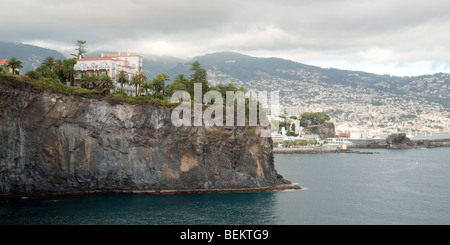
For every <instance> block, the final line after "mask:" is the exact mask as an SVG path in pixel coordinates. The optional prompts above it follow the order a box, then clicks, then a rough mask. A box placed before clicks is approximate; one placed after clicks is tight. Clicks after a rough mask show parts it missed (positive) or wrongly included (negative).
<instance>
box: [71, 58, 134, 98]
mask: <svg viewBox="0 0 450 245" xmlns="http://www.w3.org/2000/svg"><path fill="white" fill-rule="evenodd" d="M140 66H141V67H142V56H139V55H137V54H135V53H125V54H121V53H120V52H119V53H118V54H101V55H100V56H87V57H84V58H81V59H79V60H78V61H77V63H76V64H75V66H74V69H75V72H76V73H75V85H76V86H80V83H81V77H82V76H84V75H88V76H90V75H91V74H98V75H102V74H107V75H108V76H109V77H110V78H111V79H112V80H113V82H114V86H115V87H116V90H119V89H120V84H119V83H118V82H117V79H116V77H117V74H118V73H119V72H120V71H125V73H126V74H127V75H128V80H129V81H131V77H132V76H133V75H135V74H137V73H138V71H139V67H140ZM142 69H143V68H142ZM123 89H124V91H125V92H126V93H127V94H128V95H133V96H136V94H135V87H134V86H132V85H127V84H124V85H123Z"/></svg>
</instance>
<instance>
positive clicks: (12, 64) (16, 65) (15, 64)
mask: <svg viewBox="0 0 450 245" xmlns="http://www.w3.org/2000/svg"><path fill="white" fill-rule="evenodd" d="M7 66H8V67H9V68H11V70H12V72H13V74H17V75H18V74H19V73H18V71H17V70H16V69H20V68H22V61H19V60H17V58H16V57H11V59H9V62H8V65H7Z"/></svg>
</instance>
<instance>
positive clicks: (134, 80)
mask: <svg viewBox="0 0 450 245" xmlns="http://www.w3.org/2000/svg"><path fill="white" fill-rule="evenodd" d="M142 83H143V82H142V81H141V79H140V78H139V76H138V75H134V76H133V77H132V78H131V85H134V87H135V88H136V96H137V95H138V86H139V85H142Z"/></svg>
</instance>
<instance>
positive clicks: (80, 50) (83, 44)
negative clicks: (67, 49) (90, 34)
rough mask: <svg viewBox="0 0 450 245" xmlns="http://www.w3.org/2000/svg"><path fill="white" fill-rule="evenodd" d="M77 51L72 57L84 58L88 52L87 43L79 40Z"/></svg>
mask: <svg viewBox="0 0 450 245" xmlns="http://www.w3.org/2000/svg"><path fill="white" fill-rule="evenodd" d="M75 50H76V51H77V53H76V54H71V55H72V56H74V57H75V58H76V59H80V58H83V55H85V54H87V52H88V51H87V49H86V41H83V40H77V48H76V49H75Z"/></svg>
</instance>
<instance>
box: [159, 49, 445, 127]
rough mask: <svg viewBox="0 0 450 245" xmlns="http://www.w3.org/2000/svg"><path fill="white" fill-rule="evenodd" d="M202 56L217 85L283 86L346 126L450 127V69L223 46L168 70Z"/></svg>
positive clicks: (297, 103)
mask: <svg viewBox="0 0 450 245" xmlns="http://www.w3.org/2000/svg"><path fill="white" fill-rule="evenodd" d="M194 61H198V62H199V63H200V64H201V66H202V67H203V68H205V69H206V70H207V72H208V80H209V82H210V83H211V84H212V85H216V84H218V83H229V82H231V83H233V84H235V85H236V86H243V87H245V88H246V89H247V90H256V91H267V92H270V91H278V92H279V96H280V103H281V104H282V105H283V106H285V107H296V108H298V110H296V111H297V112H301V111H325V112H327V113H329V114H330V115H331V116H332V117H333V119H334V121H335V122H336V123H337V125H341V126H342V125H346V127H360V128H362V127H377V128H380V127H381V128H383V127H386V128H392V129H395V130H396V129H399V128H400V129H402V128H413V129H422V130H435V129H443V128H449V124H450V122H449V118H450V98H449V96H448V95H449V88H450V74H446V73H437V74H433V75H424V76H415V77H397V76H390V75H377V74H372V73H367V72H362V71H348V70H339V69H333V68H331V69H327V68H320V67H317V66H310V65H305V64H301V63H298V62H294V61H290V60H285V59H280V58H258V57H251V56H248V55H244V54H240V53H233V52H219V53H211V54H206V55H203V56H198V57H195V58H193V59H192V60H191V61H189V62H186V63H178V64H177V65H176V66H175V67H173V68H172V69H171V70H169V71H167V70H166V71H164V72H165V73H166V74H168V75H169V76H170V78H174V77H175V76H176V75H177V74H185V75H189V74H191V73H192V72H191V71H190V70H189V68H190V65H191V63H192V62H194Z"/></svg>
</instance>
